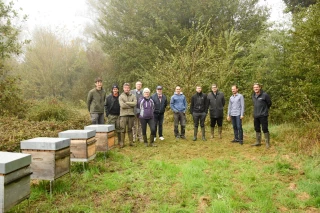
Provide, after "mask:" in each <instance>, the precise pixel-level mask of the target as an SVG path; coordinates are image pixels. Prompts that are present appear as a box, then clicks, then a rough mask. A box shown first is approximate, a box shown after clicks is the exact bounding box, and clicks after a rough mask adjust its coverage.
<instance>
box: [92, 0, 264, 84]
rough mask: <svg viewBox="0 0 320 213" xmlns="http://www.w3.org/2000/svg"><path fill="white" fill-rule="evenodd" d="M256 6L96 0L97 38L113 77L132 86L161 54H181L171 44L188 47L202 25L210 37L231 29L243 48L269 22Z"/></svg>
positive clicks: (252, 0)
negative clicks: (109, 63)
mask: <svg viewBox="0 0 320 213" xmlns="http://www.w3.org/2000/svg"><path fill="white" fill-rule="evenodd" d="M257 2H258V1H256V0H250V1H240V0H237V1H210V0H204V1H201V2H199V1H195V0H188V1H166V0H160V1H159V0H150V1H137V0H125V1H115V0H97V1H94V5H95V8H96V9H97V13H98V14H99V19H98V21H99V24H100V26H101V30H100V32H97V34H96V37H97V38H98V39H99V40H100V41H101V42H102V44H103V49H104V51H105V52H106V53H108V54H109V55H110V57H111V59H112V60H113V62H114V64H115V67H114V69H116V70H117V75H116V76H112V77H114V78H117V79H120V80H122V81H129V82H134V81H136V80H137V79H139V80H141V76H144V75H145V74H146V73H148V72H150V70H152V68H153V66H154V63H155V61H156V59H157V58H158V54H159V51H160V52H163V53H166V52H167V53H168V55H170V54H173V55H174V54H179V53H178V52H177V51H179V48H178V49H177V48H174V47H173V46H172V41H178V42H179V45H180V46H184V45H188V42H189V41H190V40H191V39H192V38H191V39H190V38H189V37H192V36H193V31H194V30H196V29H198V30H199V29H201V26H202V24H203V23H209V24H208V25H207V29H208V30H209V31H207V32H209V34H210V35H211V36H213V37H214V38H218V37H219V36H221V35H222V34H223V33H225V32H228V33H229V32H230V31H231V29H233V31H234V32H235V33H237V34H238V35H239V39H240V41H241V42H242V43H243V44H245V45H248V44H250V43H251V42H254V41H255V39H256V37H257V36H258V35H259V33H260V32H261V31H263V30H264V28H265V21H266V18H267V15H266V13H265V11H264V9H263V8H261V7H258V6H257ZM202 30H204V28H202ZM202 33H205V32H202ZM181 69H182V67H181Z"/></svg>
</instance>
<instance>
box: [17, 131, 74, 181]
mask: <svg viewBox="0 0 320 213" xmlns="http://www.w3.org/2000/svg"><path fill="white" fill-rule="evenodd" d="M20 149H21V151H22V153H27V154H31V156H32V157H31V158H32V163H31V169H32V172H33V173H32V175H31V178H32V179H41V180H55V179H57V178H59V177H61V176H63V175H65V174H67V173H69V172H70V139H69V138H47V137H39V138H33V139H29V140H24V141H21V142H20Z"/></svg>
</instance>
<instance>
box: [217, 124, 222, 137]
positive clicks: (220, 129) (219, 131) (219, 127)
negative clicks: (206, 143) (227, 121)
mask: <svg viewBox="0 0 320 213" xmlns="http://www.w3.org/2000/svg"><path fill="white" fill-rule="evenodd" d="M218 133H219V138H220V139H221V138H222V126H218Z"/></svg>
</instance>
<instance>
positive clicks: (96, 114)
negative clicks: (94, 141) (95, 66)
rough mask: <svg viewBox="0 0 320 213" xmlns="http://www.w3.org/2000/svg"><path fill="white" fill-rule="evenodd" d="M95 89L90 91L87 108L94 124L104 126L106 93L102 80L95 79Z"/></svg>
mask: <svg viewBox="0 0 320 213" xmlns="http://www.w3.org/2000/svg"><path fill="white" fill-rule="evenodd" d="M94 82H95V88H94V89H92V90H90V91H89V93H88V97H87V106H88V110H89V112H90V117H91V122H92V124H104V100H105V99H106V91H105V90H104V89H103V88H102V79H101V78H100V77H98V78H96V79H95V81H94Z"/></svg>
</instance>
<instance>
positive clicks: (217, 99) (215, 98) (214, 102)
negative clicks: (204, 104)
mask: <svg viewBox="0 0 320 213" xmlns="http://www.w3.org/2000/svg"><path fill="white" fill-rule="evenodd" d="M211 90H212V91H211V92H210V93H209V94H208V96H207V99H208V108H209V111H210V127H211V138H213V137H214V127H215V125H216V124H217V125H218V134H219V138H220V139H221V138H222V121H223V107H224V105H225V99H224V94H223V93H222V92H221V91H220V90H218V86H217V85H216V84H212V86H211Z"/></svg>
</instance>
